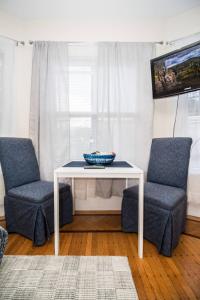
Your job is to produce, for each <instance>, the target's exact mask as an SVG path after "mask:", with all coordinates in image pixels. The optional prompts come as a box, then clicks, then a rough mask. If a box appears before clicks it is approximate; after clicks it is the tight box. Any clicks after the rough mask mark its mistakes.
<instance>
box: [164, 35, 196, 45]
mask: <svg viewBox="0 0 200 300" xmlns="http://www.w3.org/2000/svg"><path fill="white" fill-rule="evenodd" d="M199 34H200V32H195V33H193V34H188V35H186V36H184V37H181V38H178V39H174V40H171V41H167V42H166V44H167V45H170V44H173V43H175V42H178V41H182V40H185V39H187V38H190V37H193V36H195V35H199Z"/></svg>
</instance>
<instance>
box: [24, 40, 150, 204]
mask: <svg viewBox="0 0 200 300" xmlns="http://www.w3.org/2000/svg"><path fill="white" fill-rule="evenodd" d="M153 56H154V45H153V44H151V43H141V44H140V43H94V44H89V43H65V42H61V43H57V42H36V43H34V49H33V71H32V93H31V120H30V136H31V137H32V138H33V140H34V144H35V146H36V149H37V152H38V159H39V162H40V168H41V172H42V177H43V178H46V179H52V177H53V169H54V168H56V167H57V166H61V165H63V164H65V163H66V162H67V161H69V160H72V159H77V160H78V159H79V160H80V159H82V153H84V152H91V151H95V150H100V151H115V152H116V153H117V159H118V160H129V161H130V162H133V163H135V164H137V165H138V166H140V167H142V168H143V169H145V170H146V166H147V161H148V155H149V146H150V142H151V138H152V110H153V101H152V93H151V76H150V59H151V58H152V57H153ZM113 186H114V185H112V186H110V188H112V187H113ZM117 187H119V183H117V184H115V186H114V189H113V191H114V192H115V191H117V190H118V189H117ZM110 188H108V190H109V193H111V194H112V192H113V191H111V190H110ZM89 189H90V188H87V184H86V183H85V182H83V181H78V182H77V184H76V191H78V192H77V194H76V195H77V197H78V198H84V197H87V191H88V190H89Z"/></svg>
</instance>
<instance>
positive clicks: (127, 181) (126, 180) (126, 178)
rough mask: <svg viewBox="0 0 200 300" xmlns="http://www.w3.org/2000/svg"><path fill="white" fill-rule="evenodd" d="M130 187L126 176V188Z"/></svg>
mask: <svg viewBox="0 0 200 300" xmlns="http://www.w3.org/2000/svg"><path fill="white" fill-rule="evenodd" d="M127 188H128V178H126V189H127Z"/></svg>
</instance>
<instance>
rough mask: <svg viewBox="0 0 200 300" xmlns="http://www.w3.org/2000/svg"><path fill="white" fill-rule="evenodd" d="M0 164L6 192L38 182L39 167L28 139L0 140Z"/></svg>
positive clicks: (3, 138) (5, 138)
mask: <svg viewBox="0 0 200 300" xmlns="http://www.w3.org/2000/svg"><path fill="white" fill-rule="evenodd" d="M0 163H1V168H2V172H3V177H4V183H5V190H6V192H7V191H8V190H10V189H11V188H13V187H17V186H20V185H23V184H26V183H30V182H33V181H37V180H40V171H39V166H38V162H37V158H36V155H35V150H34V147H33V144H32V141H31V140H30V139H23V138H7V137H2V138H0Z"/></svg>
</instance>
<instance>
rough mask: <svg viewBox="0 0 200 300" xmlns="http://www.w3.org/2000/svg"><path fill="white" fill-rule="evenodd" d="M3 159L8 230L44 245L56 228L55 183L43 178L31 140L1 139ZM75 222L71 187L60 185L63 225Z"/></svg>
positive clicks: (0, 160)
mask: <svg viewBox="0 0 200 300" xmlns="http://www.w3.org/2000/svg"><path fill="white" fill-rule="evenodd" d="M0 162H1V168H2V172H3V177H4V183H5V198H4V207H5V218H6V227H7V230H8V232H9V233H10V232H16V233H19V234H21V235H23V236H25V237H27V238H29V239H31V240H32V241H33V243H34V245H37V246H39V245H42V244H44V243H45V241H46V240H47V239H48V238H49V236H50V233H52V232H53V231H54V201H53V182H48V181H43V180H41V179H40V171H39V167H38V162H37V159H36V155H35V151H34V147H33V144H32V141H31V140H30V139H23V138H0ZM70 222H72V195H71V190H70V186H69V185H66V184H60V224H61V226H62V225H64V224H66V223H70Z"/></svg>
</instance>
